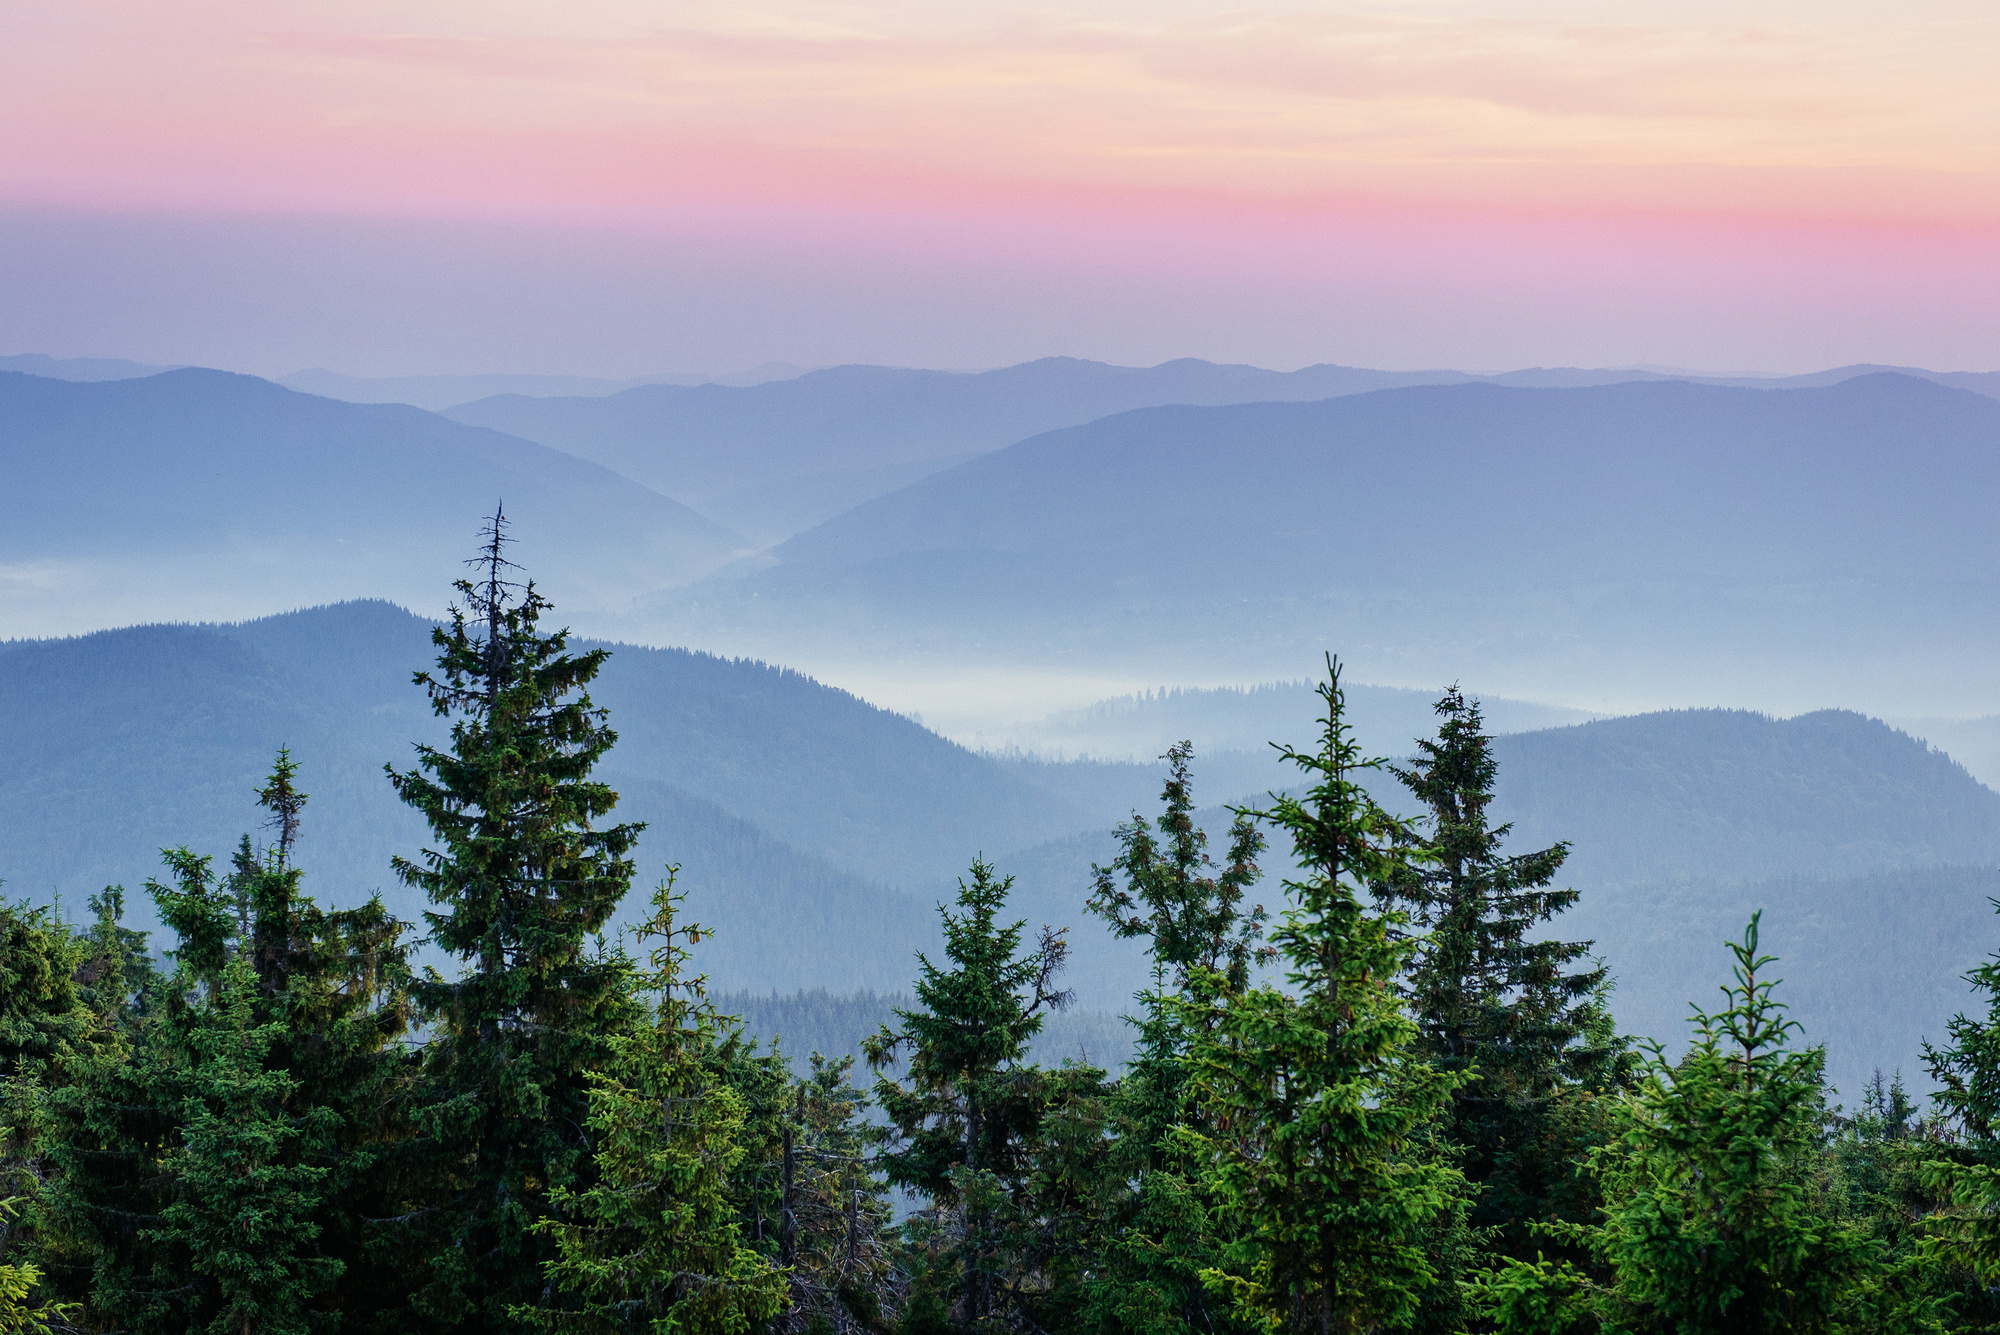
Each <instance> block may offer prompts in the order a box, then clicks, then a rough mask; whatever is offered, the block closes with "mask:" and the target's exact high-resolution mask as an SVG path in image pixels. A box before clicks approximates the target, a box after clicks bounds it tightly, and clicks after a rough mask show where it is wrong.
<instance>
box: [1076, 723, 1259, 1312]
mask: <svg viewBox="0 0 2000 1335" xmlns="http://www.w3.org/2000/svg"><path fill="white" fill-rule="evenodd" d="M1193 754H1194V752H1193V746H1192V745H1191V744H1190V743H1188V742H1181V743H1180V744H1178V745H1177V746H1174V747H1171V748H1169V749H1168V751H1167V754H1166V755H1165V756H1164V757H1163V759H1165V760H1166V762H1167V778H1166V782H1165V785H1164V787H1163V789H1162V791H1161V794H1160V798H1161V805H1162V810H1161V812H1160V814H1159V815H1158V816H1156V817H1154V818H1153V820H1152V821H1151V822H1150V823H1148V822H1147V821H1145V820H1143V819H1141V818H1140V817H1139V816H1138V815H1136V814H1135V815H1134V816H1133V818H1132V820H1131V822H1130V823H1129V824H1126V825H1121V826H1120V827H1118V830H1117V838H1118V843H1119V852H1118V856H1117V857H1116V858H1114V859H1113V860H1112V862H1111V863H1110V865H1109V866H1103V867H1093V868H1092V872H1093V875H1094V878H1095V882H1094V890H1093V893H1092V895H1091V898H1090V901H1089V907H1090V909H1091V911H1092V912H1093V913H1096V914H1097V915H1098V916H1100V917H1102V918H1104V919H1105V920H1106V921H1107V922H1109V923H1110V924H1111V928H1112V931H1113V932H1114V933H1115V934H1116V935H1118V936H1120V937H1125V938H1133V937H1143V938H1145V939H1146V941H1147V943H1148V951H1149V953H1150V955H1151V958H1152V966H1153V980H1152V986H1151V988H1149V989H1148V990H1146V991H1144V992H1142V993H1140V994H1139V996H1138V997H1137V998H1136V999H1137V1000H1138V1002H1139V1006H1140V1013H1139V1014H1138V1015H1137V1016H1136V1017H1128V1020H1129V1022H1130V1023H1132V1024H1133V1025H1134V1026H1135V1027H1136V1028H1137V1030H1138V1043H1137V1050H1136V1052H1135V1053H1134V1055H1133V1059H1132V1061H1131V1062H1130V1063H1129V1064H1128V1065H1127V1067H1126V1069H1125V1072H1124V1075H1123V1077H1122V1078H1121V1079H1120V1080H1119V1081H1118V1084H1117V1088H1116V1090H1115V1092H1114V1093H1113V1095H1112V1096H1111V1099H1110V1110H1109V1111H1110V1118H1111V1124H1112V1129H1113V1132H1114V1136H1113V1138H1112V1139H1111V1141H1110V1143H1109V1144H1108V1145H1105V1146H1101V1147H1099V1148H1098V1152H1097V1164H1098V1171H1099V1174H1100V1181H1101V1186H1100V1198H1099V1200H1098V1204H1097V1209H1096V1210H1095V1212H1094V1214H1095V1218H1096V1221H1097V1226H1096V1228H1095V1229H1094V1231H1093V1237H1092V1247H1093V1251H1094V1253H1095V1256H1094V1258H1093V1264H1092V1265H1091V1266H1090V1267H1089V1273H1088V1278H1087V1279H1086V1280H1085V1281H1084V1288H1085V1295H1086V1298H1085V1307H1084V1314H1085V1317H1086V1318H1087V1320H1088V1321H1089V1323H1090V1324H1091V1325H1092V1326H1094V1327H1095V1328H1097V1329H1099V1330H1102V1331H1107V1332H1111V1331H1117V1332H1130V1335H1181V1333H1182V1332H1189V1331H1201V1332H1204V1333H1205V1335H1206V1332H1211V1331H1215V1330H1217V1329H1218V1328H1219V1329H1223V1330H1227V1329H1230V1328H1231V1327H1232V1326H1240V1325H1241V1323H1240V1322H1239V1321H1238V1319H1237V1318H1236V1316H1235V1314H1234V1310H1233V1308H1232V1306H1231V1304H1230V1303H1229V1302H1228V1300H1227V1299H1226V1298H1222V1297H1219V1296H1218V1295H1217V1294H1215V1293H1213V1292H1211V1291H1210V1290H1209V1288H1208V1286H1207V1285H1206V1284H1204V1283H1203V1282H1202V1279H1201V1273H1202V1271H1203V1270H1207V1269H1214V1268H1216V1267H1218V1266H1219V1265H1220V1264H1221V1252H1220V1247H1221V1243H1222V1239H1221V1238H1220V1236H1219V1235H1218V1234H1217V1232H1216V1229H1215V1211H1214V1208H1213V1207H1214V1202H1213V1201H1212V1200H1211V1199H1210V1197H1209V1194H1208V1191H1207V1189H1206V1187H1205V1185H1204V1183H1203V1182H1202V1173H1201V1162H1200V1160H1199V1158H1198V1157H1196V1156H1195V1155H1194V1154H1193V1153H1192V1151H1191V1145H1190V1142H1189V1141H1188V1140H1187V1138H1186V1137H1185V1136H1182V1135H1179V1134H1177V1132H1178V1131H1179V1130H1180V1129H1182V1128H1188V1127H1195V1128H1198V1129H1200V1128H1202V1127H1203V1122H1202V1118H1201V1114H1200V1110H1199V1108H1198V1107H1197V1106H1196V1105H1195V1104H1194V1102H1193V1100H1192V1099H1191V1098H1190V1090H1189V1084H1188V1064H1187V1055H1188V1048H1189V1045H1190V1042H1191V1041H1192V1037H1193V1035H1192V1033H1191V1032H1190V1031H1189V1030H1188V1029H1187V1028H1186V1026H1185V1021H1186V1019H1187V1018H1188V1017H1189V1016H1190V1015H1195V1016H1199V1017H1208V1016H1210V1015H1211V1014H1212V1012H1211V1011H1210V1010H1208V1009H1206V1008H1200V1007H1197V1008H1193V1009H1192V1010H1191V1009H1190V1008H1189V1007H1188V1005H1187V1003H1188V1002H1190V1001H1192V1000H1193V999H1194V996H1195V991H1194V989H1195V988H1196V986H1197V978H1198V977H1199V978H1202V979H1215V980H1220V981H1221V985H1222V986H1223V987H1224V988H1225V989H1226V990H1227V992H1229V993H1231V994H1233V993H1237V992H1240V991H1242V990H1243V989H1244V988H1245V987H1247V986H1248V984H1249V978H1250V968H1251V965H1252V964H1253V963H1255V962H1256V961H1257V960H1258V959H1259V958H1260V957H1263V956H1268V954H1269V953H1270V952H1269V948H1268V947H1262V946H1260V945H1259V944H1258V941H1259V937H1260V934H1261V930H1262V924H1263V921H1264V917H1265V915H1264V909H1263V906H1262V905H1261V904H1259V905H1251V906H1246V905H1245V904H1244V902H1243V900H1244V896H1245V894H1246V893H1247V892H1248V890H1249V889H1250V887H1251V886H1252V885H1253V884H1255V882H1256V880H1257V877H1258V875H1259V872H1258V867H1257V861H1256V860H1257V857H1258V856H1259V855H1260V854H1261V853H1262V852H1263V850H1264V846H1265V840H1264V835H1263V833H1262V831H1260V830H1259V829H1258V828H1257V825H1256V822H1254V821H1253V820H1251V819H1249V818H1248V817H1246V816H1241V815H1239V816H1237V817H1236V818H1235V820H1234V821H1233V822H1232V824H1231V826H1230V831H1229V851H1228V854H1227V857H1226V864H1225V865H1224V866H1223V867H1221V868H1217V867H1216V866H1215V862H1214V859H1212V858H1211V857H1210V856H1209V853H1208V837H1207V835H1206V834H1205V833H1204V832H1203V831H1202V829H1201V827H1200V826H1198V825H1197V824H1196V823H1195V820H1194V810H1195V806H1194V795H1193V780H1192V777H1191V774H1190V761H1191V760H1192V757H1193ZM1246 1328H1247V1327H1246Z"/></svg>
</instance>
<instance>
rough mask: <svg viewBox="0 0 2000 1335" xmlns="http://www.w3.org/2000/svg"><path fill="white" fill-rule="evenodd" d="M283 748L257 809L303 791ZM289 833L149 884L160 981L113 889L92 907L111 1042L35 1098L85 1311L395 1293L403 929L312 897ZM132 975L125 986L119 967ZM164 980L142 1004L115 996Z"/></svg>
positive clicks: (292, 1318) (155, 1312) (166, 1309)
mask: <svg viewBox="0 0 2000 1335" xmlns="http://www.w3.org/2000/svg"><path fill="white" fill-rule="evenodd" d="M295 774H296V768H295V766H293V765H292V763H291V761H290V757H289V756H288V755H286V754H284V753H281V754H280V757H279V762H278V765H277V767H276V769H275V770H274V775H273V779H274V784H273V786H271V787H267V788H266V789H265V790H264V791H263V792H262V793H260V801H262V802H263V804H264V805H265V806H266V807H267V808H271V807H273V806H274V805H275V806H277V807H279V808H281V809H282V808H283V807H284V806H287V805H289V806H290V807H291V808H292V809H291V817H292V821H291V835H295V834H296V817H297V808H298V807H300V806H303V804H304V800H305V799H304V795H303V794H301V793H297V792H296V790H295V789H294V788H293V786H292V779H293V777H294V775H295ZM290 843H291V838H290V837H289V836H284V835H282V834H281V842H280V845H279V846H277V847H274V848H272V849H270V850H267V851H266V852H265V853H263V854H258V853H257V852H256V851H255V850H254V849H250V850H249V851H248V852H247V853H246V852H245V850H244V849H243V848H239V850H238V853H239V855H238V857H237V858H236V859H235V862H234V868H233V873H232V875H231V876H229V877H228V878H226V879H221V878H217V877H216V876H215V875H214V874H213V872H212V870H211V860H210V859H208V858H205V857H200V856H197V855H195V854H193V853H192V852H189V851H188V850H186V849H175V850H171V851H170V852H169V853H168V854H167V857H166V860H167V863H168V866H169V868H170V869H171V871H172V872H173V881H172V884H170V885H163V884H160V883H158V882H152V883H149V885H148V887H147V888H148V890H149V892H150V893H151V894H152V896H153V898H154V900H155V902H156V903H157V904H158V905H159V907H160V912H161V917H162V919H163V920H164V921H165V922H166V923H167V924H168V925H169V927H171V928H172V929H173V930H174V931H175V932H176V934H177V936H178V937H179V938H180V949H179V950H177V951H176V952H175V961H176V971H175V974H174V976H173V978H172V980H171V982H169V983H165V984H159V983H149V982H147V981H146V980H145V979H144V977H143V975H145V974H146V973H148V972H149V971H150V964H148V963H146V962H145V960H144V956H143V952H142V947H143V942H142V941H138V942H135V941H134V940H133V939H132V938H133V936H135V935H136V934H131V933H128V932H126V931H125V929H123V928H121V927H120V926H119V925H118V921H117V914H118V910H119V907H120V904H121V899H122V897H121V896H120V895H119V894H117V893H116V892H115V888H114V890H112V891H107V892H106V894H105V896H103V897H101V899H100V900H98V901H94V902H95V903H96V904H97V906H98V908H99V921H98V924H97V927H96V929H94V931H93V934H92V949H93V950H94V951H95V954H94V955H93V959H92V963H91V965H90V967H91V968H92V969H93V970H95V971H96V972H95V973H94V974H93V977H94V979H95V982H94V983H93V987H97V988H100V989H101V990H102V994H103V995H102V999H101V1003H100V1004H101V1005H102V1006H103V1007H104V1008H105V1013H106V1015H107V1016H110V1015H112V1014H113V1013H114V1012H116V1011H117V1009H118V1003H119V1001H120V1000H121V999H124V1000H126V1001H127V1004H126V1006H125V1007H124V1014H125V1016H126V1018H125V1019H124V1020H123V1021H117V1020H113V1019H110V1018H107V1019H106V1020H105V1022H104V1027H105V1029H106V1031H107V1032H110V1033H112V1034H114V1035H116V1036H117V1040H118V1043H117V1047H118V1050H117V1051H116V1052H115V1053H107V1054H106V1055H104V1056H103V1058H102V1059H101V1060H93V1062H91V1063H88V1064H86V1066H85V1068H84V1070H83V1073H82V1077H81V1078H80V1079H79V1080H78V1081H77V1082H76V1084H75V1086H74V1087H73V1088H66V1089H64V1090H61V1091H58V1093H57V1094H56V1096H54V1097H52V1099H51V1100H50V1122H51V1125H52V1126H54V1127H55V1128H56V1129H57V1132H58V1135H57V1137H56V1139H57V1142H58V1147H57V1150H56V1152H55V1153H54V1155H53V1157H54V1158H55V1160H56V1161H57V1163H58V1165H59V1167H60V1170H61V1171H60V1173H59V1174H58V1176H57V1179H56V1183H55V1187H54V1189H53V1190H52V1192H51V1200H50V1210H49V1213H50V1215H51V1217H52V1218H53V1219H54V1220H55V1221H57V1223H58V1224H59V1240H60V1241H61V1242H62V1243H63V1245H64V1246H65V1247H66V1248H67V1252H68V1254H70V1255H79V1254H81V1255H86V1256H88V1258H89V1266H90V1271H91V1275H90V1279H89V1293H90V1297H91V1304H92V1308H93V1310H94V1311H95V1312H96V1313H97V1314H98V1315H99V1317H100V1319H108V1320H113V1321H116V1322H118V1323H119V1324H121V1325H122V1326H123V1327H124V1328H126V1329H129V1330H132V1331H134V1332H150V1331H161V1332H166V1331H174V1332H180V1331H188V1330H204V1331H206V1330H215V1331H225V1330H226V1331H239V1332H241V1331H246V1330H264V1329H270V1330H272V1331H281V1330H284V1331H288V1330H300V1331H303V1330H305V1329H307V1328H308V1327H312V1328H318V1327H321V1326H324V1325H326V1324H327V1323H328V1322H330V1321H332V1320H334V1319H335V1314H336V1313H338V1314H339V1316H340V1318H341V1319H342V1320H343V1322H344V1324H345V1325H346V1327H347V1328H348V1329H349V1330H353V1331H365V1330H368V1329H370V1328H371V1327H374V1326H378V1325H380V1324H381V1321H380V1318H381V1316H382V1314H383V1312H384V1310H385V1309H387V1308H393V1306H394V1305H395V1304H394V1294H393V1285H392V1284H391V1283H389V1282H388V1281H389V1279H390V1276H389V1274H388V1273H387V1272H386V1271H385V1268H384V1267H382V1266H380V1265H378V1264H376V1263H374V1262H373V1261H372V1260H371V1259H370V1258H369V1257H368V1255H367V1253H366V1251H365V1248H364V1245H363V1233H364V1227H365V1220H366V1219H368V1218H371V1217H375V1216H379V1215H381V1214H383V1213H386V1212H387V1211H386V1210H385V1208H384V1207H385V1205H386V1204H387V1203H388V1201H389V1194H388V1192H387V1190H386V1187H385V1182H384V1177H385V1173H384V1171H383V1168H384V1160H385V1158H386V1155H387V1152H388V1147H389V1145H390V1144H391V1142H392V1140H393V1136H394V1127H393V1125H392V1122H391V1108H392V1106H393V1104H394V1103H395V1102H396V1100H397V1098H398V1097H399V1095H400V1093H401V1091H402V1086H403V1084H404V1073H405V1071H406V1068H407V1065H408V1063H407V1060H406V1058H405V1057H404V1056H403V1054H402V1052H401V1050H400V1048H399V1047H398V1044H397V1040H398V1039H399V1038H400V1036H401V1035H402V1033H403V1030H404V1028H405V1026H406V1024H407V1020H408V1006H407V1002H406V1001H405V999H404V996H403V985H404V983H405V981H406V978H407V972H408V971H407V966H406V965H405V963H404V960H403V949H404V948H403V946H402V944H401V939H400V938H401V934H402V930H403V928H402V925H401V924H400V923H397V922H396V921H395V920H394V919H393V918H390V917H389V916H388V915H387V913H386V912H385V911H384V910H383V908H382V905H381V903H380V902H379V900H373V899H371V900H370V901H368V902H367V903H365V904H363V905H361V906H359V907H357V908H352V909H331V910H329V909H321V908H320V907H319V906H318V905H316V904H314V903H313V902H312V900H311V899H310V898H308V897H307V896H306V895H304V893H303V892H302V890H301V886H300V877H301V872H300V870H299V869H298V868H297V867H296V866H293V865H290V863H289V861H288V858H289V847H290ZM135 973H137V974H140V975H142V978H141V986H140V989H139V991H138V992H137V993H134V992H133V991H132V990H131V988H132V984H131V983H129V982H128V981H126V980H128V979H130V978H131V977H133V975H134V974H135ZM148 987H150V988H152V989H153V990H154V991H155V992H156V993H157V995H156V996H154V997H153V998H152V999H151V1002H150V1009H149V1010H147V1011H146V1012H144V1013H135V1012H134V1011H133V1007H132V1004H131V1002H130V998H133V997H134V996H140V997H143V995H144V993H145V991H146V989H147V988H148Z"/></svg>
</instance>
